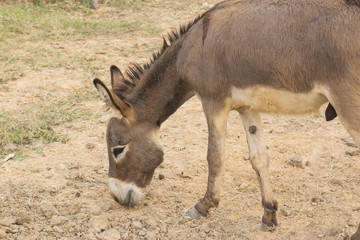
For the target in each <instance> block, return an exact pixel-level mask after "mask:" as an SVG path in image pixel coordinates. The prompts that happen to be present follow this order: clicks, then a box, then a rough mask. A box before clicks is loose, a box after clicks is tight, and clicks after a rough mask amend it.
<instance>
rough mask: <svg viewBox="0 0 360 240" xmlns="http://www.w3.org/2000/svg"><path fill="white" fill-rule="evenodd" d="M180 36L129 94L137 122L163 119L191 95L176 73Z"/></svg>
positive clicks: (180, 43) (157, 122) (159, 121)
mask: <svg viewBox="0 0 360 240" xmlns="http://www.w3.org/2000/svg"><path fill="white" fill-rule="evenodd" d="M182 40H183V39H178V41H176V43H174V44H173V45H172V46H170V47H169V48H168V49H167V50H166V51H165V52H164V53H163V55H162V56H160V57H159V58H158V59H157V60H156V61H155V62H154V63H153V64H152V65H151V67H150V68H149V69H148V70H147V71H146V72H144V75H143V76H142V78H141V80H140V82H139V85H138V86H137V87H136V89H135V91H134V93H133V94H132V96H131V99H132V101H131V104H132V106H133V107H134V110H135V112H136V115H137V119H138V120H139V121H149V122H152V123H156V124H158V125H159V124H161V123H162V122H164V121H165V120H166V119H167V118H168V117H169V116H170V115H171V114H173V113H174V112H175V111H176V110H177V109H178V108H179V107H180V106H181V105H182V104H183V103H184V102H186V101H187V100H188V99H189V98H191V97H192V96H193V95H194V94H193V92H192V91H191V89H190V87H189V86H188V84H187V83H186V82H185V81H183V80H182V79H181V78H180V76H179V75H178V72H177V69H176V60H177V55H178V54H177V53H178V52H179V49H181V45H182Z"/></svg>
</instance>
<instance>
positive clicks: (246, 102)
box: [231, 86, 328, 114]
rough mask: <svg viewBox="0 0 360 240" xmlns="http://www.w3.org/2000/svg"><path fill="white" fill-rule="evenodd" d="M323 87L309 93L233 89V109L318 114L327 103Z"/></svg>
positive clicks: (261, 87)
mask: <svg viewBox="0 0 360 240" xmlns="http://www.w3.org/2000/svg"><path fill="white" fill-rule="evenodd" d="M324 92H325V91H324V89H323V88H322V87H315V88H314V89H313V90H312V91H310V92H307V93H294V92H290V91H286V90H279V89H274V88H270V87H266V86H257V87H252V88H246V89H241V88H235V87H233V88H232V89H231V96H232V108H233V109H234V110H235V109H236V110H239V109H247V108H250V109H253V110H257V111H259V112H265V113H280V114H304V113H311V112H316V111H318V110H319V108H320V106H321V105H322V104H324V103H325V102H327V101H328V100H327V98H326V97H325V96H324V95H323V93H324Z"/></svg>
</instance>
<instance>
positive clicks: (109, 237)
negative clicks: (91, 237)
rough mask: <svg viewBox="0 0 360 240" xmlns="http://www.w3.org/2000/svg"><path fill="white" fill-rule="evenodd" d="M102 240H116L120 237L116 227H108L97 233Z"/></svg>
mask: <svg viewBox="0 0 360 240" xmlns="http://www.w3.org/2000/svg"><path fill="white" fill-rule="evenodd" d="M99 237H100V239H102V240H118V239H120V232H119V231H118V230H116V229H109V230H106V231H103V232H101V233H100V234H99Z"/></svg>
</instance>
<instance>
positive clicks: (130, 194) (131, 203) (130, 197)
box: [127, 190, 135, 207]
mask: <svg viewBox="0 0 360 240" xmlns="http://www.w3.org/2000/svg"><path fill="white" fill-rule="evenodd" d="M127 200H128V206H129V207H133V206H135V203H134V193H133V190H130V191H129V192H128V196H127Z"/></svg>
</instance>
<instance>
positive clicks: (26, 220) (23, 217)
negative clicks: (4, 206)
mask: <svg viewBox="0 0 360 240" xmlns="http://www.w3.org/2000/svg"><path fill="white" fill-rule="evenodd" d="M30 221H31V218H30V216H29V215H28V214H26V213H21V214H19V216H18V218H17V219H16V222H15V223H16V224H18V225H24V224H26V223H29V222H30Z"/></svg>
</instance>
